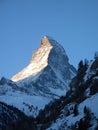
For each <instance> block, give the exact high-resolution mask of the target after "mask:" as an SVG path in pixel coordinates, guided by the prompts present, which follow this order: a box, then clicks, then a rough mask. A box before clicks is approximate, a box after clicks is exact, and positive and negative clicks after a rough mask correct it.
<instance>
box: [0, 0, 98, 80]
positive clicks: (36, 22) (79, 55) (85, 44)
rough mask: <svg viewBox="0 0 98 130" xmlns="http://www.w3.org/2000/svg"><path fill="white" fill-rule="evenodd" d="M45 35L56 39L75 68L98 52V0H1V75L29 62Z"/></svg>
mask: <svg viewBox="0 0 98 130" xmlns="http://www.w3.org/2000/svg"><path fill="white" fill-rule="evenodd" d="M44 35H49V36H51V37H53V38H54V39H55V40H57V41H58V42H59V43H60V44H61V45H62V46H63V47H64V48H65V50H66V53H67V55H68V56H69V61H70V63H71V64H73V65H74V66H75V67H77V66H78V62H79V61H80V60H81V59H85V58H88V59H93V56H94V52H95V51H98V0H0V77H1V76H5V77H6V78H10V77H11V76H13V75H14V74H16V73H17V72H18V71H20V70H21V69H22V68H24V67H25V66H26V65H28V63H29V61H30V59H31V55H32V51H33V50H35V49H36V48H38V47H39V44H40V40H41V38H42V37H43V36H44Z"/></svg>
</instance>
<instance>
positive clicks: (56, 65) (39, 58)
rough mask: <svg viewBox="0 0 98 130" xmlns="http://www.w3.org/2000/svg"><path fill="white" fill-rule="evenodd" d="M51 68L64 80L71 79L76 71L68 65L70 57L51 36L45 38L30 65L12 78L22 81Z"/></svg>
mask: <svg viewBox="0 0 98 130" xmlns="http://www.w3.org/2000/svg"><path fill="white" fill-rule="evenodd" d="M47 66H50V67H51V69H52V70H53V71H54V72H55V73H57V74H58V75H59V76H60V77H62V78H63V79H64V80H66V79H71V78H72V77H73V76H74V74H75V73H76V70H75V68H74V67H73V66H71V65H70V64H69V63H68V57H67V55H66V52H65V50H64V49H63V47H62V46H61V45H60V44H59V43H58V42H57V41H55V40H54V39H52V38H51V37H49V36H44V37H43V38H42V40H41V43H40V47H39V48H38V49H37V50H36V51H34V53H33V55H32V58H31V61H30V64H29V65H28V66H27V67H26V68H24V69H23V70H22V71H20V72H19V73H18V74H16V75H15V76H13V77H12V78H11V80H12V81H15V82H17V81H20V80H23V79H25V78H27V77H29V76H35V75H37V74H38V73H39V72H41V71H42V70H43V69H44V68H45V67H47Z"/></svg>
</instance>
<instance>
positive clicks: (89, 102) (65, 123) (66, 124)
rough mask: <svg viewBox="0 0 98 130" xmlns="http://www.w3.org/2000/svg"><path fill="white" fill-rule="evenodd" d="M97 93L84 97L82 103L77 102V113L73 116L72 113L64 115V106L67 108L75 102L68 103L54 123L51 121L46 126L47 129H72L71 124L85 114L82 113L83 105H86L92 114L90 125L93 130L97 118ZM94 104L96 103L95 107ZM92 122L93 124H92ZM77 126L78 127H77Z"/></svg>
mask: <svg viewBox="0 0 98 130" xmlns="http://www.w3.org/2000/svg"><path fill="white" fill-rule="evenodd" d="M97 102H98V93H97V94H95V95H94V96H91V97H90V98H88V99H86V100H85V101H83V102H82V103H80V104H79V106H78V112H79V113H78V115H77V116H74V114H73V113H72V114H70V115H69V116H65V113H66V108H67V109H69V108H71V107H72V106H74V105H75V103H71V104H70V105H68V106H66V107H65V108H64V109H63V110H62V113H61V115H60V116H59V118H58V119H57V120H56V122H55V123H53V124H52V125H51V126H50V128H48V129H47V130H51V129H53V130H54V129H56V130H59V129H62V130H63V129H64V130H73V129H72V128H71V126H72V125H75V124H76V123H77V122H79V120H80V119H82V118H83V117H84V116H85V115H84V107H85V106H86V107H87V108H89V109H90V110H91V112H92V113H93V114H94V115H93V118H94V119H92V122H91V124H92V127H91V130H94V128H95V127H96V126H97V120H96V119H98V105H97V104H98V103H97ZM95 104H96V105H97V106H96V107H95ZM93 123H94V124H93ZM77 128H78V127H77Z"/></svg>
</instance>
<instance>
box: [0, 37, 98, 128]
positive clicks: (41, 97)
mask: <svg viewBox="0 0 98 130" xmlns="http://www.w3.org/2000/svg"><path fill="white" fill-rule="evenodd" d="M97 102H98V52H96V53H95V57H94V59H93V60H91V61H88V60H85V61H82V60H81V61H80V62H79V64H78V70H77V72H76V70H75V68H74V67H73V66H72V65H70V64H69V60H68V56H67V54H66V52H65V50H64V49H63V47H62V46H61V45H60V44H59V43H58V42H56V41H55V40H53V39H52V38H50V37H48V36H44V37H43V38H42V40H41V44H40V47H39V49H37V50H36V51H35V52H34V53H33V56H32V58H31V61H30V63H29V65H28V66H27V67H25V68H24V69H23V70H22V71H20V72H19V73H18V74H16V75H15V76H13V77H12V78H11V80H9V79H6V78H4V77H3V78H1V80H0V130H3V129H4V130H6V129H7V130H17V129H18V130H29V129H30V130H98V105H97V104H98V103H97Z"/></svg>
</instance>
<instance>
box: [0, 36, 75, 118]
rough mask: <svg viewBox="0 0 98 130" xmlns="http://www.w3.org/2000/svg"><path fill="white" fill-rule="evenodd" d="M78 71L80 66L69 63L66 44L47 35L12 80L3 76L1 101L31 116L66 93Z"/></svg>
mask: <svg viewBox="0 0 98 130" xmlns="http://www.w3.org/2000/svg"><path fill="white" fill-rule="evenodd" d="M75 75H76V69H75V68H74V67H73V66H72V65H70V64H69V60H68V56H67V54H66V52H65V50H64V48H63V47H62V46H61V45H60V44H59V43H58V42H57V41H55V40H53V39H52V38H50V37H48V36H44V37H43V38H42V40H41V44H40V47H39V48H38V49H37V50H36V51H34V53H33V56H32V58H31V61H30V63H29V65H28V66H27V67H25V68H24V69H23V70H22V71H20V72H19V73H18V74H16V75H15V76H13V77H12V78H11V80H8V79H6V78H2V79H1V81H0V101H2V102H4V103H6V104H8V105H12V106H14V107H16V108H18V109H19V110H21V111H22V112H24V113H25V114H26V115H28V116H30V115H33V116H37V114H38V112H39V110H40V109H44V107H45V105H46V104H48V103H49V102H50V101H53V100H54V99H57V98H59V97H60V96H62V95H65V94H66V92H67V91H68V90H69V83H70V81H71V79H72V78H73V77H74V76H75Z"/></svg>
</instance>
